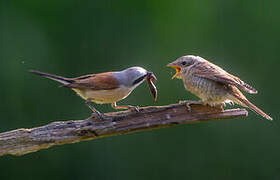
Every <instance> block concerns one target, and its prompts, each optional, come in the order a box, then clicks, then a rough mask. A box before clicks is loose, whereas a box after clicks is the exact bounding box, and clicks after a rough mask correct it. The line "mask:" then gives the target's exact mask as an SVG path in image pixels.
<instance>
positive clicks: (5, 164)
mask: <svg viewBox="0 0 280 180" xmlns="http://www.w3.org/2000/svg"><path fill="white" fill-rule="evenodd" d="M279 6H280V1H276V0H271V1H264V0H255V1H246V0H229V1H222V0H215V1H212V0H204V1H202V0H189V1H184V0H173V1H156V0H142V1H129V0H95V1H92V0H88V1H87V0H84V1H74V0H73V1H71V0H67V1H66V0H59V1H54V0H48V1H42V0H23V1H16V0H10V1H6V0H1V1H0V80H1V84H2V86H1V89H0V95H1V103H0V108H1V120H0V131H1V132H4V131H7V130H12V129H15V128H20V127H35V126H39V125H44V124H46V123H50V122H52V121H57V120H70V119H83V118H86V117H87V116H89V115H90V110H89V109H88V108H87V107H86V106H85V105H84V101H82V100H81V99H80V98H79V97H77V96H76V95H75V93H74V92H72V91H70V90H68V89H63V88H57V86H58V84H57V83H56V82H52V81H50V80H46V79H43V78H40V77H36V76H34V75H32V74H29V73H28V72H27V71H28V69H30V68H33V69H38V70H41V71H45V72H50V73H55V74H59V75H64V76H67V77H75V76H78V75H83V74H87V73H98V72H104V71H116V70H121V69H124V68H127V67H130V66H142V67H144V68H146V69H148V70H150V71H153V72H154V73H155V74H156V76H157V78H158V83H157V87H158V90H159V98H158V102H157V103H156V104H158V105H164V104H170V103H176V102H178V101H179V100H182V99H197V98H196V97H195V96H193V95H192V94H190V93H189V92H187V91H185V90H184V88H183V84H182V82H181V81H179V80H173V81H171V80H170V78H171V74H173V73H174V72H173V71H172V70H171V69H168V68H166V67H165V65H166V64H167V63H169V62H171V61H173V60H174V59H176V58H177V57H179V56H182V55H186V54H195V55H199V56H202V57H205V58H206V59H209V60H211V61H212V62H214V63H215V64H218V65H220V66H221V67H223V68H224V69H226V70H228V71H229V72H232V73H233V74H236V75H238V76H240V77H241V78H242V79H243V80H244V81H246V82H248V83H249V84H252V85H253V86H254V87H256V89H258V90H259V94H257V95H248V98H249V99H250V100H251V101H252V102H253V103H255V104H256V105H257V106H259V107H260V108H262V109H263V110H264V111H265V112H267V113H268V114H270V115H271V116H272V117H273V118H274V121H273V122H269V121H267V120H265V119H263V118H261V117H260V116H257V115H255V114H254V113H253V112H251V111H250V112H249V117H248V118H240V119H234V120H227V121H216V122H209V123H202V124H194V125H186V126H178V127H172V128H167V129H160V130H153V131H149V132H141V133H135V134H129V135H122V136H115V137H111V138H105V139H98V140H95V141H89V142H83V143H78V144H72V145H64V146H60V147H53V148H50V149H47V150H42V151H40V152H37V153H32V154H28V155H25V156H21V157H14V156H5V157H1V158H0V169H1V173H0V179H52V180H55V179H58V180H60V179H69V180H70V179H102V180H106V179H122V180H125V179H133V180H137V179H141V180H142V179H246V180H248V179H279V178H280V165H279V162H280V156H279V152H280V143H279V140H280V139H279V137H280V134H279V130H280V129H279V118H278V117H279V110H277V109H278V107H279V97H278V95H277V94H278V91H279V90H278V89H279V88H280V87H279V86H280V85H279V83H278V82H279V79H278V77H279V74H278V73H277V71H278V67H279V65H280V62H279V42H280V36H279V32H280V22H279V18H280V14H279ZM120 104H132V105H140V106H144V105H154V104H155V103H154V102H153V100H152V98H151V96H150V94H149V92H148V88H147V87H146V85H144V84H143V85H141V86H140V87H139V88H137V89H136V90H135V91H134V92H133V93H132V94H131V95H130V96H129V97H128V98H127V99H125V100H123V101H121V102H120ZM96 108H97V109H99V110H100V111H102V112H108V111H112V108H111V107H110V105H96Z"/></svg>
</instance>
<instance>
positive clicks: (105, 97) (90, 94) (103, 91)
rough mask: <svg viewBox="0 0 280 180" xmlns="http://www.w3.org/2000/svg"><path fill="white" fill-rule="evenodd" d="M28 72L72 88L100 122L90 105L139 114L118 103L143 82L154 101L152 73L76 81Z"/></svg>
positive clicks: (122, 73)
mask: <svg viewBox="0 0 280 180" xmlns="http://www.w3.org/2000/svg"><path fill="white" fill-rule="evenodd" d="M29 72H31V73H33V74H36V75H39V76H43V77H46V78H49V79H52V80H55V81H57V82H60V83H61V84H62V85H61V86H60V87H66V88H71V89H72V90H74V91H75V92H76V93H77V94H78V95H79V96H80V97H81V98H83V99H84V100H85V103H86V104H87V105H88V106H89V108H90V109H91V110H92V111H93V112H94V113H96V114H97V116H98V117H99V118H100V119H104V117H103V115H102V114H101V113H100V112H99V111H98V110H97V109H95V108H94V107H93V106H92V105H91V102H94V103H96V104H109V103H110V104H111V106H112V107H113V108H114V109H130V110H136V111H138V108H137V107H136V106H131V105H122V106H119V105H117V102H118V101H120V100H122V99H125V98H126V97H127V96H128V95H129V94H130V93H131V92H132V91H133V90H134V89H135V88H136V87H137V86H139V85H140V84H141V83H142V82H143V81H144V80H146V81H147V83H148V85H149V88H150V91H151V93H152V95H153V98H154V100H155V101H156V99H157V89H156V86H155V85H154V82H156V81H157V78H156V76H155V75H154V73H153V72H149V71H147V70H146V69H144V68H142V67H130V68H127V69H124V70H122V71H114V72H103V73H97V74H88V75H83V76H80V77H76V78H66V77H63V76H58V75H54V74H49V73H45V72H41V71H37V70H32V69H31V70H29Z"/></svg>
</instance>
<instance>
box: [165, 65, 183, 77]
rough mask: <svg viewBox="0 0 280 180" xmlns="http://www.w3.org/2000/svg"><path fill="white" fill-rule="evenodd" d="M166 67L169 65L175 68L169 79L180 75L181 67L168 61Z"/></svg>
mask: <svg viewBox="0 0 280 180" xmlns="http://www.w3.org/2000/svg"><path fill="white" fill-rule="evenodd" d="M167 67H171V68H174V69H175V70H176V73H175V74H174V75H173V76H172V78H171V79H174V78H176V77H178V76H179V75H180V72H181V67H180V66H177V65H174V64H173V63H170V64H167Z"/></svg>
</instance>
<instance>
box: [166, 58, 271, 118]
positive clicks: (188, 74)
mask: <svg viewBox="0 0 280 180" xmlns="http://www.w3.org/2000/svg"><path fill="white" fill-rule="evenodd" d="M167 66H168V67H171V68H174V69H175V70H176V73H175V74H174V75H173V77H172V79H174V78H178V79H182V80H183V83H184V87H185V89H186V90H188V91H190V92H191V93H192V94H194V95H196V96H197V97H199V98H200V99H201V103H202V104H204V105H209V106H212V107H219V108H221V109H222V110H223V106H225V105H226V103H230V104H232V103H233V104H234V103H236V104H239V105H241V106H243V107H248V108H249V109H251V110H252V111H254V112H255V113H257V114H259V115H261V116H262V117H264V118H266V119H268V120H272V118H271V117H270V116H269V115H267V114H265V113H264V112H263V111H262V110H261V109H259V108H258V107H256V106H255V105H254V104H253V103H251V102H250V101H249V100H248V99H247V98H246V97H245V95H244V94H243V93H242V92H241V91H240V90H242V91H245V92H247V93H250V94H257V93H258V91H257V90H256V89H255V88H253V87H252V86H250V85H248V84H247V83H245V82H244V81H242V80H241V79H240V78H238V77H236V76H234V75H232V74H230V73H228V72H226V71H225V70H224V69H222V68H221V67H219V66H217V65H215V64H213V63H211V62H210V61H208V60H206V59H204V58H202V57H199V56H195V55H186V56H182V57H179V58H178V59H176V60H175V61H174V62H172V63H169V64H168V65H167Z"/></svg>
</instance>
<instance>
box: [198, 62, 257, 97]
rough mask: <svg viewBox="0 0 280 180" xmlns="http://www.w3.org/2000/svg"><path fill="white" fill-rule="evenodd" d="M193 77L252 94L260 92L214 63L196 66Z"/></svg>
mask: <svg viewBox="0 0 280 180" xmlns="http://www.w3.org/2000/svg"><path fill="white" fill-rule="evenodd" d="M193 75H195V76H198V77H203V78H206V79H211V80H213V81H217V82H220V83H223V84H232V85H235V86H237V87H239V88H241V89H242V90H244V91H246V92H248V93H250V94H256V93H258V91H257V90H256V89H254V88H253V87H252V86H250V85H248V84H246V83H245V82H243V81H242V80H241V79H239V78H238V77H236V76H234V75H232V74H229V73H228V72H226V71H225V70H223V69H222V68H220V67H218V66H216V65H215V64H212V63H208V62H206V63H204V64H200V65H198V66H196V67H195V68H193Z"/></svg>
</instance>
